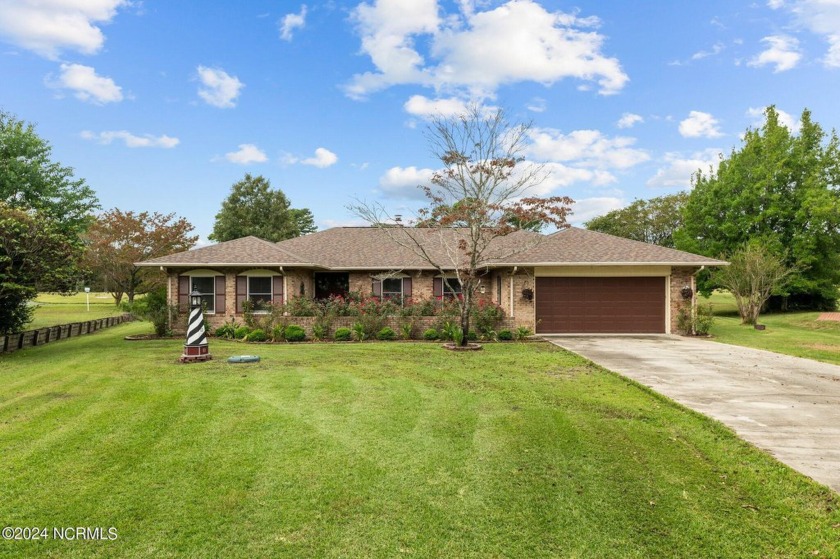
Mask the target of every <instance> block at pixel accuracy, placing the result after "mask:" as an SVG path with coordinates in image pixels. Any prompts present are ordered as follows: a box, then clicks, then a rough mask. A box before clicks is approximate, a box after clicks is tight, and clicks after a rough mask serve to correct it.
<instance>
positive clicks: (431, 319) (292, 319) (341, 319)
mask: <svg viewBox="0 0 840 559" xmlns="http://www.w3.org/2000/svg"><path fill="white" fill-rule="evenodd" d="M180 318H182V315H179V319H180ZM183 318H184V320H186V319H185V317H183ZM414 319H415V322H414V329H413V332H412V335H413V336H412V337H413V338H415V339H417V338H421V337H422V336H423V332H424V331H426V330H428V329H429V328H434V327H435V326H436V325H437V324H438V323H439V322H440V321H441V318H440V317H439V316H419V317H414ZM316 320H317V319H316V317H314V316H285V317H283V324H286V325H289V326H290V325H292V324H294V325H297V326H300V327H301V328H303V329H304V330H305V331H306V336H307V337H308V338H312V326H313V325H314V324H315V321H316ZM406 320H407V319H406V318H403V317H399V316H389V317H386V318H385V319H384V320H383V323H382V325H383V327H384V326H388V327H390V328H391V329H392V330H394V332H396V333H397V335H398V336H399V334H400V325H401V324H403V323H404V322H405V321H406ZM358 321H359V317H357V316H338V317H335V318H334V319H333V322H332V325H331V326H330V331H329V335H328V336H327V337H328V338H330V339H331V338H332V335H333V334H334V333H335V331H336V330H337V329H338V328H352V327H353V324H355V323H356V322H358ZM455 322H457V320H456V321H455ZM222 324H224V322H222V321H218V320H215V321H210V325H211V329H212V330H213V331H215V329H216V328H218V327H219V326H221V325H222ZM237 324H239V325H240V326H241V325H244V324H245V320H244V319H242V320H239V317H237ZM519 325H520V324H519V323H518V322H517V320H516V319H514V318H510V317H505V318H503V319H502V320H501V321H500V322H499V325H498V326H497V327H496V330H503V329H507V330H515V329H516V327H517V326H519ZM471 328H472V327H471ZM175 333H176V335H177V334H183V333H184V329H183V327H182V328H181V329H179V330H175ZM210 333H211V334H212V333H213V332H210Z"/></svg>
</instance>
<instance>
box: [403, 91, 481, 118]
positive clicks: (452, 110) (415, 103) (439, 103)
mask: <svg viewBox="0 0 840 559" xmlns="http://www.w3.org/2000/svg"><path fill="white" fill-rule="evenodd" d="M404 108H405V111H406V112H407V113H409V114H412V115H415V116H419V117H422V118H429V117H444V118H446V117H452V116H457V115H461V114H465V113H466V112H467V109H468V107H467V103H466V102H465V101H463V100H462V99H458V98H457V97H449V98H438V99H429V98H428V97H424V96H423V95H412V96H411V97H410V98H409V99H408V101H406V102H405V105H404Z"/></svg>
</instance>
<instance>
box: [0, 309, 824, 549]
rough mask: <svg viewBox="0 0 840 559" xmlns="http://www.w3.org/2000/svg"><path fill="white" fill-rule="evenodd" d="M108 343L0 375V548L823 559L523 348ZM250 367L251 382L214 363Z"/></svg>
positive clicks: (650, 431) (637, 396) (775, 480)
mask: <svg viewBox="0 0 840 559" xmlns="http://www.w3.org/2000/svg"><path fill="white" fill-rule="evenodd" d="M149 330H150V327H149V325H148V324H142V323H132V324H127V325H122V326H118V327H114V328H111V329H108V330H104V331H101V332H99V333H96V334H93V335H90V336H85V337H81V338H77V339H71V340H65V341H60V342H57V343H54V344H49V345H46V346H42V347H38V348H33V349H28V350H24V351H21V352H17V353H14V354H11V355H8V356H2V357H0V387H2V388H0V449H2V452H0V472H2V482H0V519H2V524H3V526H36V527H50V528H51V527H54V526H58V527H66V526H73V527H75V526H90V527H103V528H104V529H106V530H107V528H109V527H115V528H116V530H117V533H118V537H117V539H116V540H115V541H54V540H50V541H42V542H34V543H33V542H21V541H2V542H0V556H5V557H21V556H25V555H33V554H39V555H47V556H55V557H91V556H92V557H296V558H297V557H527V558H534V557H592V558H604V557H622V558H625V557H638V558H649V557H774V558H775V557H805V556H808V557H837V556H838V555H840V543H838V542H840V510H839V509H840V497H838V495H837V494H836V493H833V492H831V491H830V490H828V489H826V488H824V487H822V486H819V485H817V484H816V483H814V482H811V481H810V480H808V479H806V478H805V477H803V476H801V475H799V474H797V473H795V472H793V471H791V470H790V469H788V468H787V467H785V466H783V465H781V464H779V463H777V462H776V461H774V460H773V459H772V458H770V457H769V456H767V455H766V454H764V453H762V452H759V451H757V450H755V449H754V448H752V447H750V446H749V445H748V444H746V443H745V442H743V441H741V440H739V439H738V438H736V437H735V436H734V435H733V433H732V432H730V431H729V430H728V429H726V428H724V427H723V426H721V425H719V424H717V423H714V422H712V421H710V420H707V419H705V418H703V417H701V416H699V415H697V414H694V413H691V412H687V411H686V410H684V409H682V408H680V407H679V406H677V405H675V404H673V403H671V402H670V401H668V400H665V399H664V398H661V397H658V396H656V395H654V394H652V393H651V392H650V391H648V390H646V389H643V388H641V387H639V386H638V385H635V384H634V383H632V382H630V381H626V380H624V379H622V378H621V377H619V376H617V375H615V374H612V373H609V372H607V371H605V370H603V369H600V368H598V367H595V366H593V365H591V364H589V363H588V362H585V361H583V360H582V359H580V358H578V357H576V356H574V355H572V354H570V353H567V352H564V351H562V350H560V349H558V348H556V347H554V346H551V345H549V344H545V343H528V344H489V345H487V346H486V348H485V350H484V351H482V352H476V353H451V352H447V351H445V350H443V349H441V348H440V346H439V345H438V344H424V343H414V344H412V343H365V344H357V343H345V344H298V345H242V344H238V343H236V342H220V341H217V340H213V341H212V342H211V350H212V352H213V354H214V355H215V356H216V358H217V359H216V360H214V361H212V362H210V363H204V364H192V365H180V364H178V363H176V360H177V358H178V356H179V355H180V353H181V341H180V340H166V341H146V342H127V341H124V340H123V339H122V337H123V336H124V335H127V334H134V333H140V332H146V331H149ZM248 353H257V354H259V355H261V356H262V358H263V360H262V362H261V363H259V364H250V365H230V364H228V363H226V362H225V359H224V358H226V357H228V356H230V355H237V354H248Z"/></svg>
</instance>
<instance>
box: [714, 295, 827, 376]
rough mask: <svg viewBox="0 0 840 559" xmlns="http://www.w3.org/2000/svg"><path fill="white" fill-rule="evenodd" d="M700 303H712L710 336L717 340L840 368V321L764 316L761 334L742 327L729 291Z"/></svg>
mask: <svg viewBox="0 0 840 559" xmlns="http://www.w3.org/2000/svg"><path fill="white" fill-rule="evenodd" d="M699 301H700V302H701V303H705V302H711V303H712V306H713V308H714V312H715V321H714V324H713V325H712V329H711V331H710V334H711V335H712V336H713V337H714V339H715V340H716V341H719V342H723V343H728V344H735V345H741V346H747V347H754V348H757V349H766V350H769V351H775V352H776V353H784V354H787V355H794V356H796V357H805V358H808V359H815V360H817V361H824V362H826V363H834V364H835V365H840V322H834V321H824V320H817V318H818V317H819V316H820V313H818V312H788V313H769V314H763V315H761V316H760V317H759V318H758V322H759V324H764V325H765V326H766V329H765V330H763V331H762V330H756V329H755V328H753V327H752V326H745V325H742V324H741V319H740V317H739V316H738V310H737V307H736V306H735V298H734V297H732V295H730V294H729V293H727V292H719V291H716V292H715V293H713V294H712V296H711V297H710V298H709V299H704V298H700V300H699Z"/></svg>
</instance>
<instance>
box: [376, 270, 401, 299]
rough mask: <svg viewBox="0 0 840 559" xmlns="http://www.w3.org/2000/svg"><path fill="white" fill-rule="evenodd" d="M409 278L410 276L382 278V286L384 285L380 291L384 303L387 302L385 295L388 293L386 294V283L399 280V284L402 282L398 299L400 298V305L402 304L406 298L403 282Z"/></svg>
mask: <svg viewBox="0 0 840 559" xmlns="http://www.w3.org/2000/svg"><path fill="white" fill-rule="evenodd" d="M407 277H408V276H404V277H402V276H401V277H387V278H382V279H381V280H379V281H380V282H381V284H382V287H381V289H380V295H379V297H380V299H382V301H385V300H386V298H385V293H386V292H385V281H386V280H399V282H400V290H399V296H398V297H399V299H398V300H399V301H400V303H402V301H403V298H404V297H405V285H404V284H403V280H404V279H405V278H407ZM388 293H397V292H396V291H388ZM392 298H393V297H392Z"/></svg>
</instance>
